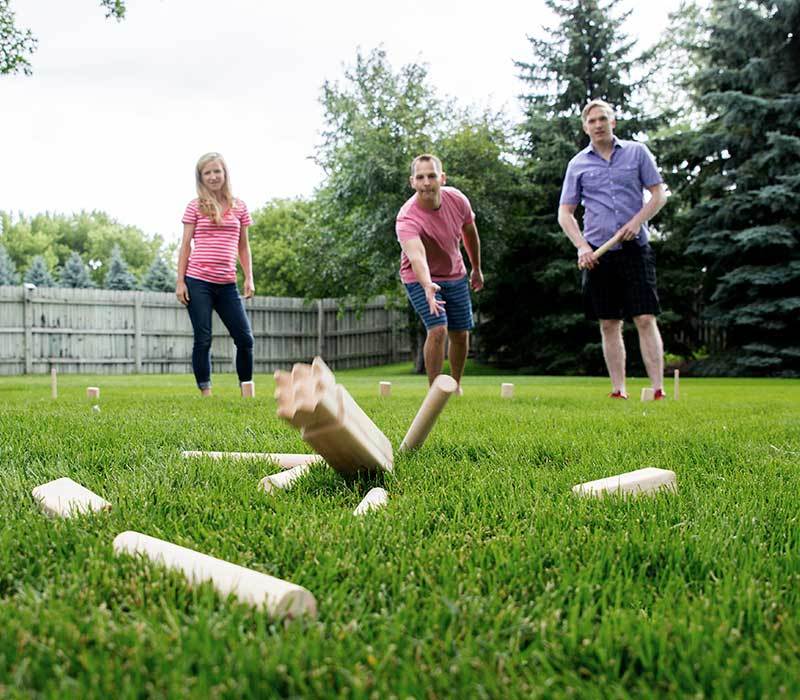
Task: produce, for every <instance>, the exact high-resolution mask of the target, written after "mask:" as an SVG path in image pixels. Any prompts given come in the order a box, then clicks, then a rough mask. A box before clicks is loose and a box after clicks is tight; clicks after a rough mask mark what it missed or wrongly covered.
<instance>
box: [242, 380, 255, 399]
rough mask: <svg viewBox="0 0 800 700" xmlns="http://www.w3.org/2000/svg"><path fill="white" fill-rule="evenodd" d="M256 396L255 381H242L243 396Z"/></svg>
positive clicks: (250, 397)
mask: <svg viewBox="0 0 800 700" xmlns="http://www.w3.org/2000/svg"><path fill="white" fill-rule="evenodd" d="M255 396H256V385H255V382H242V398H244V399H254V398H255Z"/></svg>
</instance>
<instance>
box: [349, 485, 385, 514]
mask: <svg viewBox="0 0 800 700" xmlns="http://www.w3.org/2000/svg"><path fill="white" fill-rule="evenodd" d="M388 500H389V494H388V493H386V489H382V488H380V487H379V486H376V487H375V488H373V489H370V490H369V491H368V492H367V495H366V496H364V498H363V499H362V500H361V503H359V504H358V506H356V509H355V510H354V511H353V515H364V514H365V513H367V512H369V511H370V510H376V509H378V508H382V507H383V506H385V505H386V503H387V502H388Z"/></svg>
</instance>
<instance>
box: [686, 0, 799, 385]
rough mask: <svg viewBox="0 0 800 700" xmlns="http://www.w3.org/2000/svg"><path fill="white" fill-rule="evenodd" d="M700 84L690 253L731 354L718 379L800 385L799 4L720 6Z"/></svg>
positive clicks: (701, 54)
mask: <svg viewBox="0 0 800 700" xmlns="http://www.w3.org/2000/svg"><path fill="white" fill-rule="evenodd" d="M707 22H708V25H707V29H708V34H707V39H706V41H704V42H703V43H701V44H699V45H698V46H697V47H696V51H695V57H696V60H697V61H698V62H699V63H700V66H701V68H700V70H699V71H698V72H697V74H696V76H695V78H694V87H695V89H696V96H697V100H698V103H699V105H700V106H701V107H702V108H703V110H704V111H705V113H706V114H707V115H708V120H707V122H706V123H705V124H704V125H703V126H702V128H701V129H700V130H699V132H698V133H697V134H696V136H695V137H694V138H693V139H692V140H691V141H690V143H689V144H688V145H687V150H688V151H689V152H690V153H691V155H692V157H693V158H694V160H695V161H696V162H698V163H699V165H698V167H699V168H700V170H701V172H702V177H698V178H696V179H697V183H698V185H697V186H698V188H699V195H700V196H699V199H700V203H699V204H698V205H697V206H696V207H695V208H694V209H693V210H692V212H691V215H690V219H691V223H692V224H693V231H692V243H691V244H690V246H689V251H690V252H696V253H697V254H699V255H700V257H701V258H702V260H703V261H704V263H705V265H706V266H707V273H706V280H705V292H706V302H707V307H706V313H707V316H708V317H709V318H710V319H711V320H713V321H715V322H716V323H717V324H719V325H720V326H721V327H723V328H724V329H725V331H726V335H727V346H728V347H727V351H726V353H725V354H724V355H723V356H721V357H718V358H715V359H716V362H710V363H708V366H707V369H708V370H709V371H712V372H724V373H728V374H730V373H733V374H750V375H774V376H798V375H800V333H799V332H798V330H797V316H798V312H799V311H800V223H798V221H800V0H780V1H765V0H747V1H744V2H743V1H741V0H716V1H715V2H714V3H713V5H712V6H711V11H710V14H709V16H708V20H707Z"/></svg>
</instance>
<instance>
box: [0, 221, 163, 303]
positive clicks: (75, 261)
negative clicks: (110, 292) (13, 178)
mask: <svg viewBox="0 0 800 700" xmlns="http://www.w3.org/2000/svg"><path fill="white" fill-rule="evenodd" d="M173 248H174V246H172V247H170V246H166V245H165V244H164V241H163V239H162V238H161V237H160V236H152V237H148V236H146V235H145V234H144V233H143V232H142V231H141V230H140V229H138V228H137V227H135V226H125V225H122V224H120V223H118V222H116V221H114V220H113V219H112V218H111V217H109V216H108V215H107V214H104V213H103V212H91V213H86V212H81V213H80V214H72V215H64V214H37V215H35V216H32V217H26V216H24V215H19V216H16V217H13V216H12V215H11V214H10V213H9V212H5V211H0V285H2V284H20V283H21V282H26V283H28V284H35V285H36V286H37V287H73V288H76V287H104V288H106V289H119V290H125V289H144V290H150V291H156V292H166V291H174V289H175V270H174V266H173V264H172V262H171V258H172V257H173V253H174V251H173Z"/></svg>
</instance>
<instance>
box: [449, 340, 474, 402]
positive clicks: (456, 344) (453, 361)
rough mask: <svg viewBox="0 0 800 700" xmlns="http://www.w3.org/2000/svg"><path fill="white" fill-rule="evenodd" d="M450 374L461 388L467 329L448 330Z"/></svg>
mask: <svg viewBox="0 0 800 700" xmlns="http://www.w3.org/2000/svg"><path fill="white" fill-rule="evenodd" d="M448 336H449V337H450V353H449V359H450V374H451V375H452V376H453V379H455V380H456V381H457V382H458V386H459V389H460V388H461V377H462V376H464V364H465V363H466V361H467V353H468V352H469V331H450V332H449V333H448Z"/></svg>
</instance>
